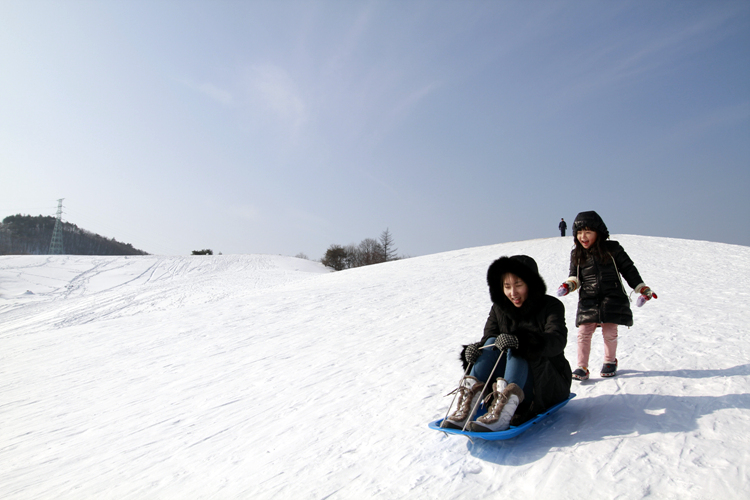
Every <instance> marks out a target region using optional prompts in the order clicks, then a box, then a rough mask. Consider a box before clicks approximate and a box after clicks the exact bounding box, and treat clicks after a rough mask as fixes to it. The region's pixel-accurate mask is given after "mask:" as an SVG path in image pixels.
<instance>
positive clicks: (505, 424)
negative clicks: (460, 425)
mask: <svg viewBox="0 0 750 500" xmlns="http://www.w3.org/2000/svg"><path fill="white" fill-rule="evenodd" d="M492 389H493V391H492V394H490V395H489V396H487V400H489V399H490V398H494V400H493V401H492V406H490V409H489V410H487V413H485V414H484V415H482V416H481V417H479V418H478V419H476V420H475V421H474V422H472V423H470V424H469V428H468V430H470V431H472V432H497V431H504V430H507V429H508V428H510V419H511V418H513V414H514V413H516V408H518V405H519V404H521V402H522V401H523V389H521V388H520V387H519V386H518V385H517V384H508V382H506V380H505V379H503V378H498V379H497V382H495V383H494V384H493V387H492Z"/></svg>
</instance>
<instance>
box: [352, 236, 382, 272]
mask: <svg viewBox="0 0 750 500" xmlns="http://www.w3.org/2000/svg"><path fill="white" fill-rule="evenodd" d="M358 250H359V253H360V256H361V257H360V258H361V261H362V265H363V266H369V265H372V264H379V263H380V262H383V247H381V246H380V243H378V242H377V240H374V239H372V238H365V239H364V240H362V242H361V243H360V244H359V247H358Z"/></svg>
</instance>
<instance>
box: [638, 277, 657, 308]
mask: <svg viewBox="0 0 750 500" xmlns="http://www.w3.org/2000/svg"><path fill="white" fill-rule="evenodd" d="M635 293H638V294H640V295H638V298H637V299H636V301H635V305H637V306H638V307H642V306H643V304H645V303H646V302H648V301H649V300H651V299H652V298H654V299H658V298H659V297H657V296H656V294H655V293H654V292H653V290H651V289H650V288H649V287H647V286H646V285H645V284H644V283H641V284H640V285H638V286H637V287H635Z"/></svg>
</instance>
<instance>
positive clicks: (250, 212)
mask: <svg viewBox="0 0 750 500" xmlns="http://www.w3.org/2000/svg"><path fill="white" fill-rule="evenodd" d="M228 212H229V215H230V216H233V217H236V218H239V219H242V220H245V221H250V222H254V221H257V220H258V219H259V218H260V211H259V210H258V209H257V208H255V207H254V206H251V205H235V206H233V207H230V208H229V210H228Z"/></svg>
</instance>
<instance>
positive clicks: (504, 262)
mask: <svg viewBox="0 0 750 500" xmlns="http://www.w3.org/2000/svg"><path fill="white" fill-rule="evenodd" d="M506 273H513V274H515V275H516V276H518V277H519V278H521V279H522V280H523V281H524V282H525V283H526V285H527V286H528V287H529V295H528V298H527V299H526V301H525V302H524V303H523V306H521V307H520V308H516V306H514V305H513V304H512V303H511V302H510V300H508V297H506V296H505V292H504V290H503V275H505V274H506ZM487 285H488V286H489V288H490V298H491V299H492V303H493V304H495V305H497V306H498V307H499V308H500V310H502V311H503V312H505V313H508V314H510V315H511V316H518V315H520V316H525V315H526V314H527V313H528V312H530V311H532V310H534V309H535V308H536V307H537V306H538V305H539V304H540V299H541V298H542V297H543V296H544V295H545V294H546V293H547V284H546V283H545V282H544V279H543V278H542V277H541V275H540V274H539V268H538V267H537V265H536V262H535V261H534V259H532V258H531V257H529V256H528V255H513V256H512V257H500V258H499V259H497V260H496V261H495V262H493V263H492V264H491V265H490V267H489V269H488V270H487Z"/></svg>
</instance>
